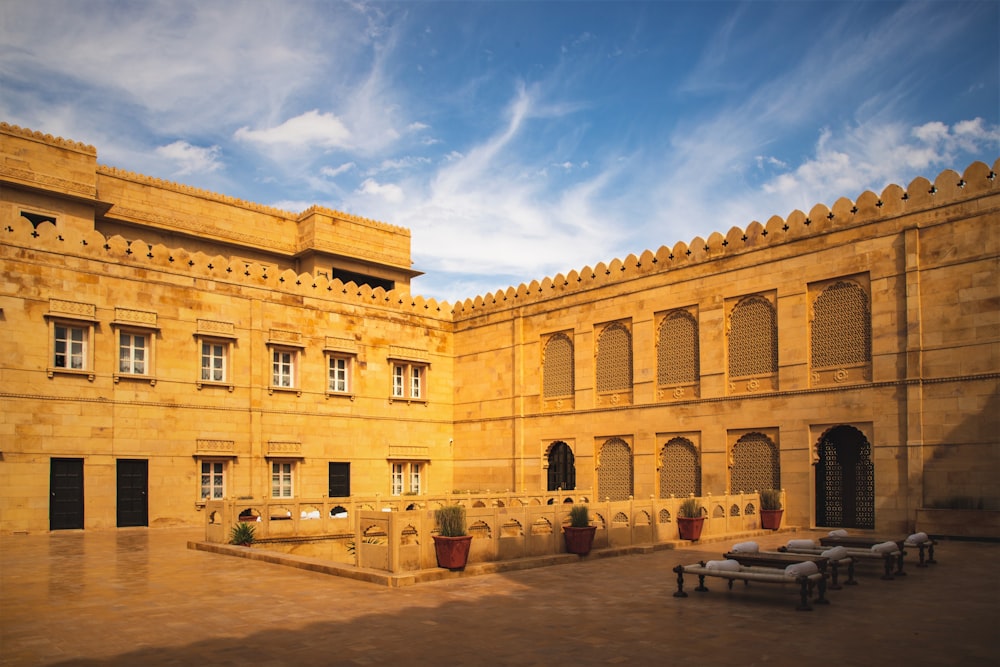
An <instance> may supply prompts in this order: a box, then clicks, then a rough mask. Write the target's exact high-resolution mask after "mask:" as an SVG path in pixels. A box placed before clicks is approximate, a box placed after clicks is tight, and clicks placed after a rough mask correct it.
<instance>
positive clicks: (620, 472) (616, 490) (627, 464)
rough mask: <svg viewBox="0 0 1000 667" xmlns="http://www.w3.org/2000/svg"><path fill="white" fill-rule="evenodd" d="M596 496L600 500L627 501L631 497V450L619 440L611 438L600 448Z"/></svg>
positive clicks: (625, 443)
mask: <svg viewBox="0 0 1000 667" xmlns="http://www.w3.org/2000/svg"><path fill="white" fill-rule="evenodd" d="M597 495H598V497H599V498H600V499H601V500H604V499H605V498H610V499H611V500H628V499H629V496H631V495H632V448H631V447H629V446H628V443H627V442H625V441H624V440H622V439H621V438H611V439H610V440H608V441H606V442H605V443H604V446H603V447H601V453H600V465H599V467H598V469H597Z"/></svg>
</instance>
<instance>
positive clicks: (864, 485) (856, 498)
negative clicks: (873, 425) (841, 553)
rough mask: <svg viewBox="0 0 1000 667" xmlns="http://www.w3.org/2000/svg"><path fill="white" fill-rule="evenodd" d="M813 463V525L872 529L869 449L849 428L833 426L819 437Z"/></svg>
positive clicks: (872, 479) (858, 433)
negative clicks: (814, 494) (814, 481)
mask: <svg viewBox="0 0 1000 667" xmlns="http://www.w3.org/2000/svg"><path fill="white" fill-rule="evenodd" d="M817 450H818V454H819V459H818V461H817V462H816V525H818V526H835V527H842V528H874V527H875V465H874V464H873V463H872V446H871V443H869V442H868V439H867V438H866V437H865V436H864V434H863V433H862V432H861V431H859V430H858V429H856V428H854V427H853V426H835V427H833V428H831V429H830V430H829V431H827V432H826V433H824V434H823V435H822V437H820V440H819V443H817Z"/></svg>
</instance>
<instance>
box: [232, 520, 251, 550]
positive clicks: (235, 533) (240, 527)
mask: <svg viewBox="0 0 1000 667" xmlns="http://www.w3.org/2000/svg"><path fill="white" fill-rule="evenodd" d="M256 533H257V526H255V525H253V524H252V523H243V522H242V521H241V522H239V523H237V524H236V525H235V526H233V529H232V530H231V531H230V532H229V542H230V544H235V545H237V546H241V547H248V546H250V545H251V544H253V541H254V539H255V537H256Z"/></svg>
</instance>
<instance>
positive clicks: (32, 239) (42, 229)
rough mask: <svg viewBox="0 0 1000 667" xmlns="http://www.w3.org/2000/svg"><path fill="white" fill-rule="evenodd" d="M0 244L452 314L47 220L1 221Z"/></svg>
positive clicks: (398, 297)
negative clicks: (67, 226) (66, 227)
mask: <svg viewBox="0 0 1000 667" xmlns="http://www.w3.org/2000/svg"><path fill="white" fill-rule="evenodd" d="M0 244H2V245H6V246H12V247H21V248H26V249H30V250H38V251H43V252H50V253H53V254H58V255H61V256H65V257H73V258H80V259H83V260H92V261H98V262H113V263H115V264H118V265H122V266H133V267H136V268H143V269H147V270H158V271H163V272H167V273H172V274H176V275H185V276H187V277H189V278H191V279H194V280H199V279H202V280H211V281H216V282H226V283H231V284H234V285H242V286H247V287H256V288H261V287H263V288H266V289H269V290H272V291H275V292H279V293H286V294H291V295H296V296H300V297H307V298H311V299H315V300H326V301H331V302H336V303H340V304H346V305H353V306H365V307H374V308H381V309H385V310H393V311H397V312H402V313H409V314H412V315H416V316H421V317H428V318H432V319H434V320H438V321H450V320H451V317H452V315H451V313H452V310H453V309H452V307H451V305H449V303H448V302H447V301H441V302H438V301H436V300H434V299H427V298H425V297H423V296H417V295H412V294H410V293H409V291H408V290H405V289H395V290H391V291H385V290H384V289H382V288H381V287H379V288H376V289H374V290H373V289H372V288H371V287H370V286H368V285H362V286H360V287H359V286H358V285H356V284H355V283H353V282H347V283H344V282H342V281H341V280H339V279H336V278H335V279H332V280H331V279H328V278H327V277H326V276H324V275H322V274H312V273H296V272H295V271H293V270H291V269H286V270H280V269H276V268H275V267H273V266H266V265H261V264H258V263H248V262H247V261H245V260H243V259H241V258H238V257H225V256H222V255H209V254H206V253H204V252H200V251H193V252H192V251H189V250H187V249H185V248H168V247H166V246H165V245H163V244H161V243H155V244H153V243H147V242H146V241H144V240H143V239H133V240H132V241H128V240H127V239H125V238H123V237H122V236H120V235H117V234H115V235H111V236H105V235H103V234H101V233H100V232H99V231H96V230H85V231H82V232H81V231H80V230H76V229H72V228H70V229H61V228H57V227H56V226H55V225H53V224H52V223H49V222H42V223H40V224H38V225H37V227H36V226H34V225H32V223H31V222H29V221H28V220H27V219H26V218H24V217H20V216H18V217H15V218H13V219H9V220H4V221H2V226H0Z"/></svg>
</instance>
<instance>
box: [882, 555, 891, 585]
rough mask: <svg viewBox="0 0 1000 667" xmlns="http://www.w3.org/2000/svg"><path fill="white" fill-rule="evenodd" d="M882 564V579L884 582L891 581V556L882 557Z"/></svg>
mask: <svg viewBox="0 0 1000 667" xmlns="http://www.w3.org/2000/svg"><path fill="white" fill-rule="evenodd" d="M882 562H883V563H885V574H883V575H882V579H884V580H885V581H891V580H892V554H886V555H885V556H883V557H882Z"/></svg>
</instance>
